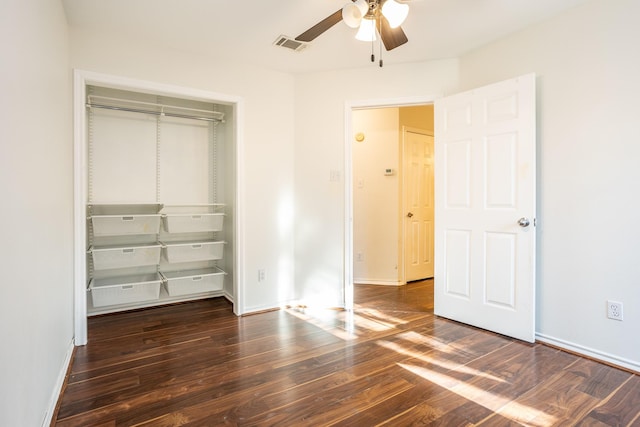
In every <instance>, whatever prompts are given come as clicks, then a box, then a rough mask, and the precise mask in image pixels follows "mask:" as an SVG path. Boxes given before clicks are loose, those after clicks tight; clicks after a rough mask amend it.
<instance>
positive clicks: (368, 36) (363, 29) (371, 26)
mask: <svg viewBox="0 0 640 427" xmlns="http://www.w3.org/2000/svg"><path fill="white" fill-rule="evenodd" d="M356 39H358V40H360V41H363V42H371V41H376V39H377V38H376V21H375V19H370V18H368V17H367V16H365V17H364V18H363V19H362V22H361V23H360V28H358V33H357V34H356Z"/></svg>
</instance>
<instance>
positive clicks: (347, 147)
mask: <svg viewBox="0 0 640 427" xmlns="http://www.w3.org/2000/svg"><path fill="white" fill-rule="evenodd" d="M441 96H442V95H425V96H411V97H404V98H388V99H369V100H359V101H345V103H344V253H343V257H344V258H343V263H344V278H343V280H344V281H343V283H342V291H343V295H344V308H345V309H347V310H353V194H352V189H353V164H352V163H353V162H352V152H353V151H352V150H353V148H352V147H353V146H352V138H351V135H353V127H352V125H353V117H352V113H353V110H359V109H368V108H386V107H410V106H414V105H426V104H433V102H434V101H435V100H436V99H437V98H440V97H441Z"/></svg>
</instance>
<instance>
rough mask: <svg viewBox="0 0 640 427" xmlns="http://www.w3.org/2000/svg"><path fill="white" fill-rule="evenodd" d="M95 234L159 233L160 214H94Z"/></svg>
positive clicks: (92, 222) (92, 221)
mask: <svg viewBox="0 0 640 427" xmlns="http://www.w3.org/2000/svg"><path fill="white" fill-rule="evenodd" d="M91 224H92V225H93V235H94V236H119V235H126V234H158V232H159V231H160V214H148V215H93V216H92V217H91Z"/></svg>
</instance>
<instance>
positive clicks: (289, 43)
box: [273, 36, 309, 52]
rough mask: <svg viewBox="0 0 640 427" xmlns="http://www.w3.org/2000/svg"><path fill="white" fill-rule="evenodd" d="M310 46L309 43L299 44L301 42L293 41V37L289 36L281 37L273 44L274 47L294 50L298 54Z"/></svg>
mask: <svg viewBox="0 0 640 427" xmlns="http://www.w3.org/2000/svg"><path fill="white" fill-rule="evenodd" d="M308 44H309V43H305V42H299V41H297V40H295V39H292V38H291V37H288V36H279V37H278V38H277V39H276V41H274V42H273V45H274V46H280V47H284V48H287V49H291V50H294V51H296V52H300V51H301V50H303V49H304V48H305V47H307V45H308Z"/></svg>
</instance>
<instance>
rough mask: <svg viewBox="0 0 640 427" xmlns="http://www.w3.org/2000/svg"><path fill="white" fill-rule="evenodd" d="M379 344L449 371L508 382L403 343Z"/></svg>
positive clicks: (385, 342)
mask: <svg viewBox="0 0 640 427" xmlns="http://www.w3.org/2000/svg"><path fill="white" fill-rule="evenodd" d="M377 344H378V345H380V346H381V347H384V348H386V349H389V350H393V351H395V352H397V353H400V354H403V355H405V356H409V357H412V358H414V359H418V360H421V361H423V362H426V363H430V364H432V365H436V366H439V367H441V368H443V369H446V370H448V371H455V372H459V373H461V374H466V375H473V376H474V377H482V378H486V379H488V380H491V381H495V382H499V383H504V382H506V381H505V380H503V379H502V378H498V377H496V376H494V375H491V374H487V373H486V372H482V371H478V370H477V369H473V368H470V367H468V366H465V365H462V364H460V363H455V362H449V361H448V360H445V359H442V358H440V357H433V356H431V355H429V353H421V352H417V351H413V350H409V349H407V348H405V347H403V346H401V345H398V344H396V343H393V342H390V341H384V340H380V341H378V342H377ZM449 378H451V379H452V380H455V381H456V383H458V382H459V380H458V379H456V378H453V377H449ZM452 385H455V384H451V386H452Z"/></svg>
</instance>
